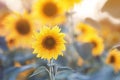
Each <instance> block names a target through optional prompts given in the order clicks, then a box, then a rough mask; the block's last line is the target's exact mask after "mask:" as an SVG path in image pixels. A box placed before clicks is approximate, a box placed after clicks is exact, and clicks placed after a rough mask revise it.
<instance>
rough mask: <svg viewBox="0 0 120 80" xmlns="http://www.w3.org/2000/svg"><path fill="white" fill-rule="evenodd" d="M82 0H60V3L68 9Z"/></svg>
mask: <svg viewBox="0 0 120 80" xmlns="http://www.w3.org/2000/svg"><path fill="white" fill-rule="evenodd" d="M81 1H82V0H60V2H61V4H64V5H63V6H64V7H65V8H66V9H67V10H70V9H71V8H73V7H74V5H75V4H76V3H80V2H81Z"/></svg>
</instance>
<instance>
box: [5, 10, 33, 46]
mask: <svg viewBox="0 0 120 80" xmlns="http://www.w3.org/2000/svg"><path fill="white" fill-rule="evenodd" d="M3 24H4V26H6V27H7V28H6V29H7V31H8V32H9V34H7V36H6V40H7V42H8V46H10V45H14V46H15V47H18V46H22V47H24V46H27V47H30V45H31V41H32V34H33V31H34V30H35V27H34V25H33V22H32V19H31V17H30V15H29V14H27V13H26V12H25V13H24V14H23V15H20V14H10V15H8V16H7V17H6V18H5V20H4V22H3ZM10 47H12V46H10Z"/></svg>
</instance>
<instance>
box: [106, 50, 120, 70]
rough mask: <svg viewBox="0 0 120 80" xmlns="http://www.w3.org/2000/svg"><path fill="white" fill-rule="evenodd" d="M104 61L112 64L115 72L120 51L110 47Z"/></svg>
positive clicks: (118, 65) (119, 68)
mask: <svg viewBox="0 0 120 80" xmlns="http://www.w3.org/2000/svg"><path fill="white" fill-rule="evenodd" d="M106 63H107V64H110V65H112V66H113V67H114V70H115V72H118V71H119V70H120V51H119V50H118V49H112V50H111V51H110V52H109V54H108V56H107V58H106Z"/></svg>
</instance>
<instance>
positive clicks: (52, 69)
mask: <svg viewBox="0 0 120 80" xmlns="http://www.w3.org/2000/svg"><path fill="white" fill-rule="evenodd" d="M49 64H50V66H49V72H50V73H49V76H50V80H55V75H54V66H53V60H52V59H51V60H50V61H49Z"/></svg>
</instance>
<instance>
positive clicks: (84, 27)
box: [77, 23, 97, 34]
mask: <svg viewBox="0 0 120 80" xmlns="http://www.w3.org/2000/svg"><path fill="white" fill-rule="evenodd" d="M77 29H78V30H80V31H81V33H82V34H92V33H94V34H95V33H97V30H96V29H95V28H93V27H92V26H90V25H88V24H85V23H79V24H78V25H77Z"/></svg>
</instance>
